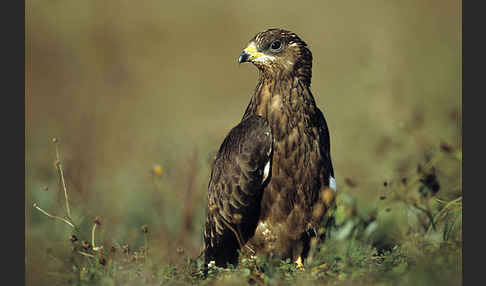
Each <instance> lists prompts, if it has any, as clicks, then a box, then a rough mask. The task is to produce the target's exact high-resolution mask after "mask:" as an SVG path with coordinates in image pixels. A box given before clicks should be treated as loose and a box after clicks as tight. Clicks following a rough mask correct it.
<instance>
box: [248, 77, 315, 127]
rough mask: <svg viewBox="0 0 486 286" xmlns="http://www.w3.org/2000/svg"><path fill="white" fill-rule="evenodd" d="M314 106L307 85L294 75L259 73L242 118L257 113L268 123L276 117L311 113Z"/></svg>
mask: <svg viewBox="0 0 486 286" xmlns="http://www.w3.org/2000/svg"><path fill="white" fill-rule="evenodd" d="M315 108H316V105H315V100H314V97H313V96H312V93H311V91H310V88H309V85H308V84H307V83H306V82H304V81H303V80H302V79H301V78H300V77H298V76H296V75H290V76H282V77H279V78H275V77H270V76H267V75H266V74H265V73H260V77H259V80H258V84H257V86H256V88H255V93H254V95H253V96H252V98H251V100H250V103H249V105H248V107H247V109H246V112H245V114H244V116H243V118H246V117H247V116H249V115H259V116H262V117H263V118H265V119H267V120H268V121H269V123H270V124H272V122H273V121H274V119H276V118H281V117H286V116H290V115H292V114H298V113H307V112H310V113H313V111H314V109H315Z"/></svg>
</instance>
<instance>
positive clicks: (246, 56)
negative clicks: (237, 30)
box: [238, 51, 250, 64]
mask: <svg viewBox="0 0 486 286" xmlns="http://www.w3.org/2000/svg"><path fill="white" fill-rule="evenodd" d="M249 59H250V54H248V53H247V52H245V51H243V52H241V54H240V56H239V57H238V64H241V63H246V62H248V61H249Z"/></svg>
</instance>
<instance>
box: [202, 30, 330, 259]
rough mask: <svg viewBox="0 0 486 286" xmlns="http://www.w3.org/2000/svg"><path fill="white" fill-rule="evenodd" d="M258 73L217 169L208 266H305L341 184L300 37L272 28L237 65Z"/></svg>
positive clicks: (208, 223) (207, 229)
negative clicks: (246, 257)
mask: <svg viewBox="0 0 486 286" xmlns="http://www.w3.org/2000/svg"><path fill="white" fill-rule="evenodd" d="M245 62H250V63H252V64H253V65H255V66H256V67H257V68H258V71H259V73H258V83H257V86H256V89H255V92H254V94H253V96H252V97H251V100H250V103H249V105H248V107H247V108H246V111H245V113H244V115H243V118H242V120H241V122H240V123H239V124H238V125H237V126H235V127H234V128H233V129H232V130H231V131H230V132H229V134H228V135H227V136H226V138H225V139H224V141H223V143H222V145H221V147H220V148H219V151H218V153H217V155H216V158H215V161H214V163H213V167H212V171H211V177H210V181H209V186H208V196H207V199H208V204H207V207H206V220H205V225H204V257H205V265H207V264H208V263H211V262H213V261H214V262H213V263H214V264H215V265H216V266H219V267H226V266H227V264H228V263H230V264H233V265H237V264H238V255H239V254H238V250H240V249H241V250H243V249H249V250H251V252H255V253H256V255H257V256H258V255H262V256H265V257H272V258H274V257H278V258H281V259H287V258H290V259H291V260H292V261H293V262H295V263H297V264H298V265H299V266H302V263H303V261H304V259H305V258H306V257H307V255H308V253H309V250H310V240H311V237H313V236H316V234H317V233H316V229H317V228H318V227H319V226H320V224H321V222H322V220H323V218H324V217H325V215H326V213H327V212H328V211H329V209H331V208H333V207H334V197H335V192H336V190H337V188H336V182H335V180H334V171H333V167H332V162H331V154H330V139H329V132H328V127H327V123H326V120H325V119H324V115H323V113H322V112H321V111H320V110H319V108H318V107H317V106H316V103H315V100H314V97H313V95H312V93H311V90H310V85H311V76H312V54H311V51H310V50H309V48H308V46H307V44H306V43H305V42H304V41H303V40H301V39H300V38H299V36H297V35H296V34H295V33H293V32H290V31H286V30H282V29H268V30H265V31H263V32H260V33H258V34H257V35H255V36H254V37H253V38H252V39H251V40H250V41H249V44H248V46H247V47H246V48H245V49H244V50H243V52H242V53H241V54H240V56H239V58H238V63H240V64H241V63H245Z"/></svg>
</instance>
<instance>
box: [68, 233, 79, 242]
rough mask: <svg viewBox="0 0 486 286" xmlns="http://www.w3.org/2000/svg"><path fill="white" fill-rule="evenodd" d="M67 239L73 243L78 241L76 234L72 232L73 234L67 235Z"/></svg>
mask: <svg viewBox="0 0 486 286" xmlns="http://www.w3.org/2000/svg"><path fill="white" fill-rule="evenodd" d="M69 240H70V241H71V242H72V243H74V242H76V241H78V238H77V237H76V236H75V235H74V234H73V235H71V236H70V237H69Z"/></svg>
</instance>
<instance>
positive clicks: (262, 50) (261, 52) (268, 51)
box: [238, 29, 312, 84]
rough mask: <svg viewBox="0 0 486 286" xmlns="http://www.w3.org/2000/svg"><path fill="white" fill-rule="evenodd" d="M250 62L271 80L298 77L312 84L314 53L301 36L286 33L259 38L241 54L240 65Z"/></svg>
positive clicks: (275, 31)
mask: <svg viewBox="0 0 486 286" xmlns="http://www.w3.org/2000/svg"><path fill="white" fill-rule="evenodd" d="M244 62H250V63H252V64H254V65H255V66H256V67H257V68H258V69H259V70H260V71H261V72H262V73H263V74H264V75H267V76H273V77H275V76H295V77H299V78H300V79H301V80H302V81H303V82H304V83H306V84H310V79H311V76H312V53H311V52H310V50H309V48H308V47H307V44H306V43H305V42H304V41H302V40H301V39H300V38H299V36H297V35H296V34H295V33H292V32H290V31H286V30H282V29H269V30H265V31H263V32H260V33H258V34H256V35H255V36H254V37H253V38H252V39H251V40H250V42H249V43H248V46H247V47H246V48H245V49H244V50H243V52H241V54H240V56H239V58H238V63H240V64H241V63H244Z"/></svg>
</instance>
